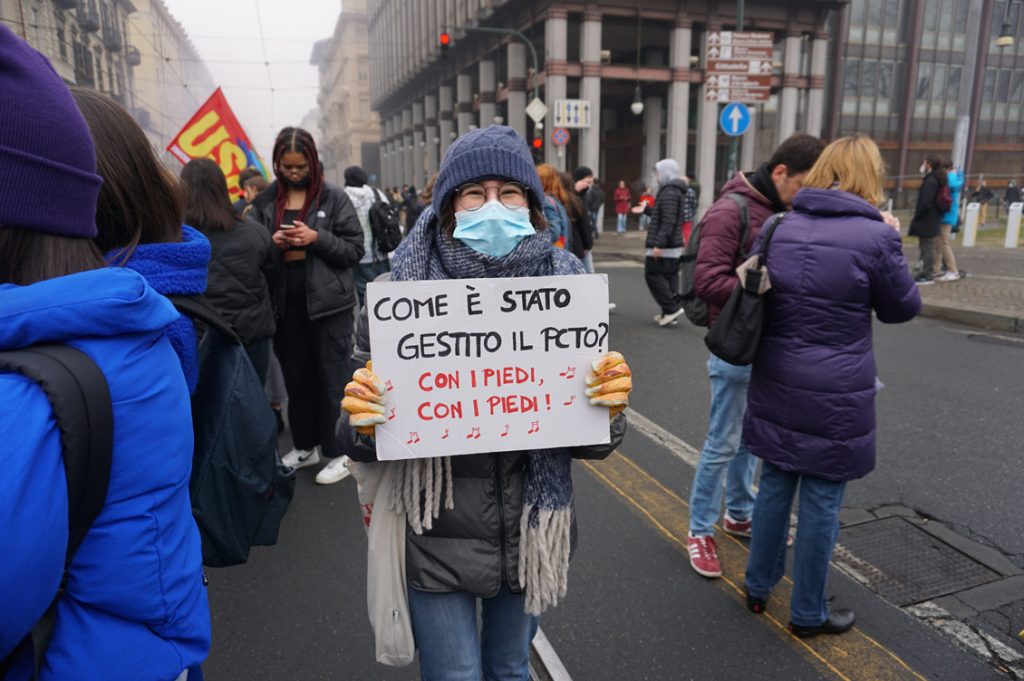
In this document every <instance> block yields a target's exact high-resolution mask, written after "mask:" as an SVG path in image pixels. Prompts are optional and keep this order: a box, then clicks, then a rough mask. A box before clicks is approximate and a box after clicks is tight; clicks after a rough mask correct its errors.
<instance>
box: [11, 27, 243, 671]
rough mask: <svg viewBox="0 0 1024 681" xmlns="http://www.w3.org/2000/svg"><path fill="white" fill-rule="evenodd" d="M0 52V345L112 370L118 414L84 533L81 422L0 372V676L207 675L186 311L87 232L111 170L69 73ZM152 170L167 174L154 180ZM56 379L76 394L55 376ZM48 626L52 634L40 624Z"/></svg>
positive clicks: (17, 44) (18, 378)
mask: <svg viewBox="0 0 1024 681" xmlns="http://www.w3.org/2000/svg"><path fill="white" fill-rule="evenodd" d="M0 64H3V68H2V69H0V92H4V93H18V96H17V97H5V98H4V105H3V106H2V107H0V175H2V176H3V177H4V178H6V181H4V182H2V183H0V224H2V225H3V229H0V309H2V310H3V311H4V323H3V324H0V351H11V350H24V349H26V348H32V346H37V345H43V344H58V345H62V346H73V347H74V348H76V349H77V350H79V351H81V352H83V353H84V354H85V355H87V356H88V357H89V358H90V359H91V361H92V362H93V363H95V365H96V366H97V367H98V369H99V371H100V372H101V373H102V376H103V378H104V379H105V381H106V385H107V387H108V389H109V398H110V403H109V405H108V406H109V407H110V410H111V419H110V423H111V424H112V430H111V431H110V432H109V436H110V442H111V447H110V451H111V460H110V470H109V482H105V483H104V485H105V486H104V488H103V489H104V490H105V500H104V501H103V503H102V507H101V508H100V509H99V514H98V515H97V516H96V518H95V520H94V521H93V523H92V526H91V527H86V528H85V531H84V533H83V534H82V535H78V534H77V533H76V531H75V525H76V524H78V523H81V522H82V521H83V517H84V516H86V515H87V514H86V513H85V511H84V509H85V508H87V507H88V500H89V496H88V493H90V492H94V491H95V487H96V486H95V485H91V484H89V483H85V482H82V481H81V480H80V479H77V478H76V479H69V476H68V475H67V474H66V473H65V462H64V456H65V453H66V451H67V452H70V451H71V450H73V449H74V442H75V440H76V437H78V436H80V435H82V434H81V433H79V434H78V435H76V437H70V438H69V437H68V436H67V434H66V433H65V434H62V433H61V429H60V428H59V427H58V422H61V421H62V417H61V414H64V415H67V414H68V411H69V410H68V409H67V405H65V406H64V408H62V409H57V408H55V407H53V406H51V401H50V399H49V398H48V397H47V394H46V393H45V392H44V390H43V388H42V387H41V385H40V384H39V383H36V382H35V380H29V379H28V378H27V377H26V376H24V375H22V374H20V373H18V374H16V373H12V372H10V371H4V370H0V407H2V412H3V417H2V418H0V441H3V442H4V443H5V449H4V454H5V455H4V474H3V475H2V476H0V499H4V500H5V502H4V503H2V504H0V527H3V541H2V543H3V547H4V556H3V565H2V567H0V603H2V604H3V605H2V610H3V615H2V616H0V670H2V672H0V673H4V678H5V679H10V680H14V679H18V680H22V679H31V678H39V679H41V680H43V681H49V680H57V679H104V680H105V681H168V680H170V679H176V678H179V677H182V675H183V673H184V672H185V671H186V670H187V669H189V668H190V667H191V668H192V670H191V672H190V673H189V676H188V678H189V679H190V680H193V679H201V674H200V673H199V669H198V666H199V664H200V663H201V662H202V661H203V660H204V659H206V656H207V653H208V651H209V647H210V612H209V604H208V601H207V594H206V587H205V586H204V582H205V579H204V577H203V571H202V565H201V561H202V555H201V551H200V540H199V531H198V529H197V528H196V524H195V521H194V520H193V519H192V512H191V507H190V505H189V495H188V483H189V474H190V471H191V465H192V444H193V440H192V418H191V413H190V405H189V395H188V387H187V386H186V384H185V379H184V377H183V375H182V372H181V369H180V368H179V366H178V362H177V360H176V358H175V350H174V349H173V348H172V347H171V343H170V336H169V335H168V333H167V331H168V329H169V327H170V326H171V325H173V324H174V323H175V320H177V319H178V313H177V312H176V311H175V309H174V307H173V306H172V305H171V303H170V302H168V301H167V299H165V298H164V297H163V296H161V295H159V294H158V293H157V292H156V291H154V290H153V289H152V288H151V287H150V286H149V285H147V283H146V280H145V279H144V278H143V277H142V276H141V275H140V274H139V273H138V272H135V271H133V270H131V269H128V268H119V267H107V266H106V265H107V263H106V260H105V258H104V257H103V252H102V251H101V250H100V249H99V248H98V246H97V245H96V242H95V239H96V237H97V229H96V218H97V216H96V208H97V201H98V195H99V192H100V184H101V182H102V181H103V180H102V178H101V177H100V176H99V175H98V174H97V173H96V169H97V162H96V154H95V151H94V148H93V140H92V137H91V135H90V132H89V128H88V127H87V126H86V123H85V121H84V120H83V117H82V115H81V113H79V111H78V109H77V108H76V106H75V103H74V101H73V100H72V98H71V96H70V94H69V93H68V88H67V86H66V85H65V84H64V82H63V81H62V80H61V79H60V78H59V77H58V76H57V74H56V73H55V72H54V70H53V68H52V67H51V65H50V63H49V62H48V61H46V59H45V57H43V56H42V55H41V54H39V53H38V52H36V51H35V50H33V49H32V48H30V47H29V46H28V45H27V44H26V43H24V42H23V41H22V40H20V39H19V38H17V37H15V35H14V34H13V33H12V32H11V31H10V30H9V29H8V28H7V27H6V26H0ZM133 151H135V149H134V148H133V147H132V146H131V145H129V146H127V147H125V148H122V150H121V154H122V155H123V157H122V158H121V159H120V162H121V163H123V164H125V165H131V164H133V163H135V162H136V159H134V158H133V157H132V156H131V154H132V153H133ZM140 169H141V166H140ZM143 179H149V180H150V181H151V182H153V183H154V186H156V187H162V184H161V178H159V177H149V178H143ZM104 187H105V188H106V185H105V184H104ZM225 200H227V198H226V197H225ZM64 349H65V350H68V349H69V347H65V348H64ZM82 388H83V389H84V390H85V392H86V393H87V394H88V392H89V390H88V389H87V385H86V384H82ZM48 389H50V390H54V391H56V394H57V395H59V396H60V397H63V398H66V399H67V400H68V401H69V402H70V403H71V404H72V405H73V404H74V403H75V401H76V398H77V400H78V401H81V393H79V394H78V395H77V396H76V395H70V394H66V393H64V392H61V388H60V385H59V382H57V381H53V382H51V383H50V384H49V385H48ZM76 392H77V391H76ZM55 402H56V400H55ZM88 406H89V412H90V413H92V412H93V411H94V408H95V413H101V412H102V411H103V409H102V406H101V405H100V404H97V403H95V402H90V403H89V405H88ZM100 421H102V419H100ZM84 435H85V438H84V439H86V440H88V439H89V438H90V436H91V437H94V438H95V440H96V441H102V440H103V439H104V438H103V435H102V433H97V432H95V431H93V430H89V431H87V432H86V433H84ZM69 442H70V443H71V444H69ZM65 446H67V448H68V449H67V450H65ZM82 458H83V457H81V456H79V457H76V459H77V460H78V461H79V462H81V460H82ZM97 459H98V457H92V458H90V462H91V465H92V467H91V468H90V469H89V473H90V475H93V476H94V475H95V472H96V468H97V467H98V460H97ZM85 477H86V476H82V478H85ZM72 490H74V491H75V492H77V493H79V494H76V495H75V497H74V498H72V496H71V494H70V492H71V491H72ZM82 497H84V498H85V503H82V504H76V503H75V499H76V498H77V499H78V500H79V501H82ZM77 539H80V543H79V544H78V545H77V550H76V551H74V552H73V558H72V559H71V560H70V562H69V563H68V564H67V565H65V557H66V555H67V552H68V550H69V546H70V545H74V543H75V542H76V540H77ZM51 608H52V609H51ZM48 612H49V614H47V613H48ZM47 623H48V624H49V632H50V633H49V635H48V639H47V638H46V637H44V636H43V635H42V634H41V633H40V632H42V631H43V630H45V629H46V628H47ZM37 624H38V625H39V626H38V628H36V630H35V631H34V632H33V628H34V627H36V626H37ZM33 639H34V642H33ZM34 646H40V648H39V649H38V651H39V653H40V654H41V658H40V668H39V673H38V677H37V676H35V674H34V666H35V662H36V660H35V659H34V653H33V649H34Z"/></svg>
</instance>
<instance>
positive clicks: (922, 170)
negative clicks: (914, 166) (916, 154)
mask: <svg viewBox="0 0 1024 681" xmlns="http://www.w3.org/2000/svg"><path fill="white" fill-rule="evenodd" d="M918 170H919V171H920V173H921V174H922V175H927V174H928V165H927V164H926V163H922V164H921V167H920V168H918Z"/></svg>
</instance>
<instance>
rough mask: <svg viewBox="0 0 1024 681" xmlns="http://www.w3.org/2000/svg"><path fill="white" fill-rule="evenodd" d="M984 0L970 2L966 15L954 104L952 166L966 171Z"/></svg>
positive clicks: (971, 0)
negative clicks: (961, 78) (960, 73)
mask: <svg viewBox="0 0 1024 681" xmlns="http://www.w3.org/2000/svg"><path fill="white" fill-rule="evenodd" d="M984 5H985V0H970V9H969V10H968V13H967V34H966V40H965V41H964V68H963V71H962V73H963V80H962V81H961V83H960V98H959V99H958V100H957V103H956V132H955V134H954V136H953V159H952V160H953V166H954V167H955V168H961V169H964V170H966V167H967V166H966V164H967V140H968V139H969V138H970V132H971V102H972V100H973V94H974V78H975V76H976V75H977V74H976V73H975V72H976V71H977V70H978V45H979V43H980V41H981V17H982V13H983V9H984Z"/></svg>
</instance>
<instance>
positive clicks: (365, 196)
mask: <svg viewBox="0 0 1024 681" xmlns="http://www.w3.org/2000/svg"><path fill="white" fill-rule="evenodd" d="M345 193H346V194H348V198H349V199H351V200H352V205H353V206H355V207H356V212H357V213H358V212H359V211H360V209H362V208H365V209H366V210H369V209H370V206H372V205H373V204H374V203H375V202H376V201H377V199H378V197H379V198H380V200H381V201H384V202H385V203H390V202H389V201H388V198H387V197H386V196H385V195H384V192H382V191H381V190H379V189H378V190H376V191H374V188H373V187H371V186H370V185H368V184H367V185H363V186H362V187H345Z"/></svg>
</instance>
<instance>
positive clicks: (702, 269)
mask: <svg viewBox="0 0 1024 681" xmlns="http://www.w3.org/2000/svg"><path fill="white" fill-rule="evenodd" d="M733 192H735V193H737V194H740V195H742V196H743V197H745V198H746V199H747V216H748V219H749V224H750V233H749V236H748V237H747V242H746V243H745V244H744V245H743V248H744V251H747V252H749V251H750V249H751V248H752V247H753V245H754V240H755V239H756V238H757V234H758V232H760V231H761V225H763V224H764V221H765V220H767V219H768V218H769V217H771V216H772V214H773V213H774V212H775V210H774V209H775V206H773V204H772V202H771V200H770V199H768V198H767V197H766V196H765V195H764V194H762V193H761V192H759V191H757V190H756V189H754V187H753V185H752V184H751V183H750V181H749V180H748V179H747V177H746V176H745V175H744V174H743V173H736V175H734V176H733V178H732V179H731V180H729V181H728V182H726V183H725V186H724V187H722V198H720V199H718V201H716V202H715V204H714V205H713V206H711V208H709V209H708V212H707V213H705V214H704V218H703V223H702V227H701V236H700V250H699V251H698V252H697V267H696V272H695V275H694V289H695V293H696V294H697V297H698V298H700V299H701V300H703V301H704V302H705V303H707V306H708V323H709V324H714V323H715V320H716V319H717V318H718V313H719V312H721V310H722V306H723V305H725V303H726V301H728V300H729V295H730V294H731V293H732V290H733V289H734V288H735V287H736V283H737V282H738V281H739V279H737V278H736V268H737V267H739V265H740V264H741V263H742V262H743V260H742V258H741V257H740V243H739V242H740V233H741V227H740V209H739V207H738V206H737V205H736V202H735V201H733V200H732V199H729V198H726V197H725V195H726V194H731V193H733Z"/></svg>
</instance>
